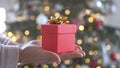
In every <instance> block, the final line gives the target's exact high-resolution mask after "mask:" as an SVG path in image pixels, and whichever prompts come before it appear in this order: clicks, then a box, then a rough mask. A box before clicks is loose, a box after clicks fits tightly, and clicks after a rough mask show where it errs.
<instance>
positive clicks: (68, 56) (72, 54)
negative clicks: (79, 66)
mask: <svg viewBox="0 0 120 68" xmlns="http://www.w3.org/2000/svg"><path fill="white" fill-rule="evenodd" d="M59 56H60V58H61V60H66V59H74V58H82V57H84V56H85V52H84V51H83V50H82V48H81V47H80V46H75V51H73V52H66V53H60V54H59Z"/></svg>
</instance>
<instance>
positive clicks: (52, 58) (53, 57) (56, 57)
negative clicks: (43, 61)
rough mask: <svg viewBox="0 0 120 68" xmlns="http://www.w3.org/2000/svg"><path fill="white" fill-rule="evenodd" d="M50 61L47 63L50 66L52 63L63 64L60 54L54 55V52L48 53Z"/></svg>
mask: <svg viewBox="0 0 120 68" xmlns="http://www.w3.org/2000/svg"><path fill="white" fill-rule="evenodd" d="M48 53H49V54H48V55H47V57H48V60H47V63H48V64H50V63H53V62H56V63H57V64H60V63H61V59H60V57H59V55H58V54H56V53H54V52H50V51H48Z"/></svg>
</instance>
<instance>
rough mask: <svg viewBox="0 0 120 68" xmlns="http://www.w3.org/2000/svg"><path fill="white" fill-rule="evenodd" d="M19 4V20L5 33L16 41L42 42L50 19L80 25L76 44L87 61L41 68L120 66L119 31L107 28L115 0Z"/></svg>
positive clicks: (37, 0)
mask: <svg viewBox="0 0 120 68" xmlns="http://www.w3.org/2000/svg"><path fill="white" fill-rule="evenodd" d="M19 3H20V7H19V9H18V10H14V11H12V12H14V14H12V16H13V15H14V16H16V17H12V18H11V19H12V20H10V19H8V20H7V22H6V24H7V26H8V27H9V28H8V29H7V31H6V32H5V34H6V35H8V36H9V37H11V38H12V39H13V40H14V41H16V42H23V43H24V42H27V41H29V40H33V39H38V40H41V38H42V36H41V32H40V25H41V24H46V23H47V21H48V19H49V17H50V16H60V15H64V16H67V17H68V18H69V20H70V22H71V23H72V24H76V25H77V33H76V41H75V43H76V44H77V45H80V46H82V47H83V50H84V51H85V52H86V56H85V57H84V58H76V59H73V60H65V61H63V62H62V63H61V64H60V65H57V64H55V63H53V65H38V67H39V68H40V67H43V68H45V67H50V68H53V67H54V68H67V67H68V68H70V67H71V68H73V67H74V68H80V66H81V68H82V65H83V68H87V67H84V65H85V66H88V67H89V68H110V67H111V68H112V67H113V68H119V67H120V66H119V63H118V62H119V58H118V57H119V55H118V54H119V49H118V48H119V45H120V42H119V40H120V35H119V33H120V30H119V29H117V28H112V27H109V26H107V25H106V22H107V21H106V20H105V17H106V16H107V15H109V14H114V12H115V10H116V7H115V4H114V2H113V1H112V0H69V1H65V0H19ZM10 12H11V10H9V12H8V13H10ZM10 17H11V16H10ZM10 17H9V16H8V18H10ZM111 61H113V62H111ZM24 66H25V65H24ZM24 66H23V68H25V67H24ZM28 66H29V65H28ZM44 66H45V67H44ZM31 67H32V66H30V67H28V68H31ZM32 68H33V67H32Z"/></svg>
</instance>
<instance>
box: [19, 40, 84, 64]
mask: <svg viewBox="0 0 120 68" xmlns="http://www.w3.org/2000/svg"><path fill="white" fill-rule="evenodd" d="M83 56H85V52H84V51H82V48H81V47H80V46H76V47H75V51H74V52H67V53H61V54H56V53H54V52H51V51H47V50H44V49H42V48H41V41H38V40H35V41H32V42H31V43H30V44H29V46H27V47H26V48H24V49H23V50H22V51H20V62H23V63H33V64H50V63H53V62H57V63H58V64H59V63H60V62H61V60H65V59H73V58H80V57H83Z"/></svg>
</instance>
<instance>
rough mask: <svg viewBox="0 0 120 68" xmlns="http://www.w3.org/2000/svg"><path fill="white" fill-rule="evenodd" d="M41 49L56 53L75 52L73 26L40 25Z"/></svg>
mask: <svg viewBox="0 0 120 68" xmlns="http://www.w3.org/2000/svg"><path fill="white" fill-rule="evenodd" d="M41 32H42V48H43V49H46V50H49V51H53V52H56V53H63V52H69V51H74V50H75V33H76V25H75V24H46V25H41Z"/></svg>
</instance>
